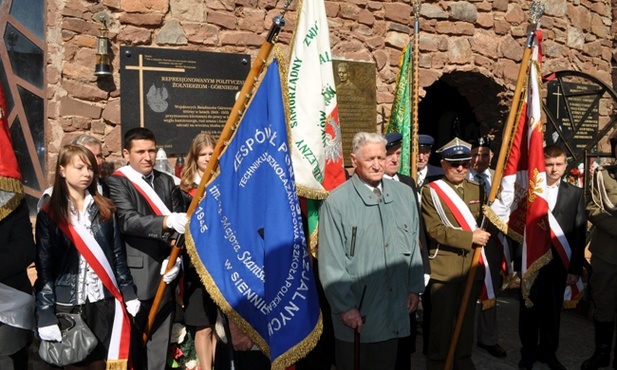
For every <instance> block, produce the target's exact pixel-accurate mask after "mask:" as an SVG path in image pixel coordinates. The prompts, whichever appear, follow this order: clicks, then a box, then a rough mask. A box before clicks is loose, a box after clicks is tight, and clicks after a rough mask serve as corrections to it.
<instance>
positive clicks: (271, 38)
mask: <svg viewBox="0 0 617 370" xmlns="http://www.w3.org/2000/svg"><path fill="white" fill-rule="evenodd" d="M289 3H290V2H289V1H288V2H286V4H285V6H284V8H283V11H282V12H281V15H278V16H276V17H274V19H273V21H272V27H271V28H270V32H269V33H268V37H267V38H266V41H264V43H263V44H262V45H261V48H260V49H259V54H257V57H256V59H255V63H254V64H253V66H252V67H251V70H250V71H249V74H248V76H247V77H246V80H244V85H243V86H242V89H241V90H240V93H239V94H238V99H236V102H235V103H234V106H233V107H232V109H231V112H230V113H229V117H228V118H227V122H226V123H225V127H223V131H222V132H221V136H220V137H219V139H218V141H217V143H216V146H215V147H214V152H213V153H212V159H211V160H210V162H208V166H207V167H206V169H205V171H204V175H203V176H202V178H201V182H200V183H199V186H198V187H197V190H196V193H195V196H194V197H193V200H192V201H191V205H190V206H189V209H188V210H187V211H186V215H187V217H188V218H190V217H191V215H192V214H193V212H194V211H195V208H197V205H198V204H199V202H200V201H201V199H202V197H203V195H204V193H205V190H206V184H207V183H208V182H209V181H210V179H211V178H212V175H213V174H214V173H215V168H216V167H217V166H218V163H219V157H220V156H221V152H222V151H223V148H224V147H225V146H226V145H227V144H228V143H229V140H230V139H231V136H232V134H233V132H234V130H235V129H236V126H237V124H238V121H239V120H240V118H241V117H242V114H243V113H244V111H245V109H246V105H247V104H248V102H249V100H250V98H251V95H252V94H253V90H254V88H255V83H256V82H257V80H258V78H259V76H260V74H261V72H262V70H263V68H264V66H265V64H266V61H267V60H268V57H269V56H270V52H271V51H272V47H273V46H274V43H275V42H276V39H277V37H278V35H279V32H280V31H281V29H282V28H283V27H284V26H285V19H284V18H283V17H284V15H285V12H286V11H287V8H288V6H289ZM181 239H182V238H179V239H178V240H181ZM182 244H183V243H172V247H171V253H170V255H169V261H170V262H169V263H168V264H167V271H165V273H167V272H169V270H171V269H172V268H173V266H174V263H173V261H175V260H176V258H178V256H179V255H180V252H181V251H182ZM166 288H167V284H165V282H164V281H163V279H162V277H161V281H160V283H159V286H158V289H157V291H156V295H155V296H154V302H153V303H152V308H151V309H150V312H149V314H148V322H147V324H146V327H145V328H144V332H143V343H144V345H145V344H146V343H147V342H148V338H149V336H150V331H151V330H152V325H153V324H154V319H155V318H156V314H157V311H158V309H159V306H160V305H161V301H162V300H163V295H164V294H165V289H166Z"/></svg>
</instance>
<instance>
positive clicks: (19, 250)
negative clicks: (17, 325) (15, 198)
mask: <svg viewBox="0 0 617 370" xmlns="http://www.w3.org/2000/svg"><path fill="white" fill-rule="evenodd" d="M35 254H36V248H35V247H34V239H33V238H32V224H31V223H30V216H29V213H28V206H27V205H26V201H22V202H21V204H20V205H19V206H18V207H17V208H16V209H15V210H14V211H13V212H11V213H10V214H9V215H7V216H6V217H5V218H4V219H2V220H1V221H0V256H1V258H0V283H2V284H6V285H8V286H10V287H11V288H15V289H19V290H21V291H22V292H25V293H32V285H31V284H30V280H29V279H28V273H27V269H28V266H30V264H31V263H32V262H34V256H35Z"/></svg>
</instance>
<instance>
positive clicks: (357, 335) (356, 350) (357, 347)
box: [353, 285, 366, 370]
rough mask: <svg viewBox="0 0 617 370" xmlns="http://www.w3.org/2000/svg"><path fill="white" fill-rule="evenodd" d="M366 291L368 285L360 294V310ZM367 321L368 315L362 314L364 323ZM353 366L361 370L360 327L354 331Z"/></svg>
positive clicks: (356, 369)
mask: <svg viewBox="0 0 617 370" xmlns="http://www.w3.org/2000/svg"><path fill="white" fill-rule="evenodd" d="M365 293H366V285H365V286H364V288H363V289H362V296H360V303H359V304H358V311H360V310H361V309H362V302H364V294H365ZM365 322H366V316H362V324H364V323H365ZM353 368H354V370H360V332H359V331H358V328H356V329H354V333H353Z"/></svg>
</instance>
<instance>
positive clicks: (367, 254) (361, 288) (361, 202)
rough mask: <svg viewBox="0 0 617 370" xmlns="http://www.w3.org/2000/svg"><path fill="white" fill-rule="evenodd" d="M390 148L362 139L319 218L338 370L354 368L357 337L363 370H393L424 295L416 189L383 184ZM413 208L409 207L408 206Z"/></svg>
mask: <svg viewBox="0 0 617 370" xmlns="http://www.w3.org/2000/svg"><path fill="white" fill-rule="evenodd" d="M385 144H386V141H385V139H384V138H383V137H382V136H381V135H380V134H378V133H364V132H361V133H358V134H356V135H355V137H354V139H353V143H352V147H353V153H352V154H351V160H352V164H353V166H354V168H355V174H354V175H353V176H352V178H351V179H350V180H349V181H347V182H346V183H344V184H342V185H340V186H339V187H338V188H336V189H335V190H334V191H332V193H331V194H330V196H329V197H328V198H327V199H326V201H325V202H324V204H323V205H322V207H321V210H320V213H319V216H320V221H319V276H320V278H321V281H322V283H323V286H324V290H325V294H326V297H327V299H328V302H329V303H330V306H331V307H332V321H333V323H334V336H335V338H336V343H335V356H336V367H337V370H347V369H353V366H354V356H353V354H354V344H353V343H354V333H355V332H356V331H357V332H358V333H361V336H360V338H361V339H360V341H361V345H360V364H361V368H362V369H384V370H386V369H394V365H395V360H396V351H397V342H398V338H403V337H406V336H409V334H410V333H409V312H413V311H414V310H415V309H416V307H417V305H418V300H419V293H420V292H422V291H424V282H423V268H422V259H421V255H420V250H419V246H418V233H419V230H418V225H419V215H418V209H417V207H415V206H411V205H413V204H415V203H414V195H413V193H412V190H411V188H409V187H408V186H406V185H404V184H401V183H399V182H397V181H393V180H388V179H382V177H383V174H384V165H385V158H386V148H385ZM405 205H410V206H405Z"/></svg>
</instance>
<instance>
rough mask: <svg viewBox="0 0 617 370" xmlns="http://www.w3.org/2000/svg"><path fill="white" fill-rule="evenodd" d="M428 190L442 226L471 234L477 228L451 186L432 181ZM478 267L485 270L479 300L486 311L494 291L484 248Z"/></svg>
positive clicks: (492, 299) (474, 220)
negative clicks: (450, 214) (449, 217)
mask: <svg viewBox="0 0 617 370" xmlns="http://www.w3.org/2000/svg"><path fill="white" fill-rule="evenodd" d="M429 188H430V191H431V197H432V199H433V204H434V205H435V209H436V210H437V213H438V214H439V218H440V219H441V222H442V223H443V224H444V225H446V226H448V227H452V228H460V229H462V230H465V231H472V232H473V231H474V230H475V229H477V228H478V224H477V223H476V219H475V217H474V216H473V214H472V213H471V211H470V210H469V208H468V207H467V204H465V201H463V199H461V197H460V196H459V195H458V194H457V193H456V191H454V189H452V187H451V186H449V185H448V184H446V182H445V181H443V180H437V181H433V182H431V183H429ZM441 202H444V203H445V205H446V207H447V208H448V209H449V210H450V212H452V215H453V216H454V219H455V220H456V222H457V223H458V225H459V226H458V227H457V226H455V225H453V224H452V223H451V222H450V220H449V219H448V217H447V216H446V213H445V212H444V210H443V208H442V206H441ZM480 265H481V266H484V269H485V274H484V284H483V286H482V291H481V293H480V300H481V302H482V308H483V309H486V308H489V307H492V306H494V304H495V289H494V288H493V280H492V279H491V271H490V268H489V265H488V260H487V259H486V254H485V253H484V248H482V251H481V256H480Z"/></svg>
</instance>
